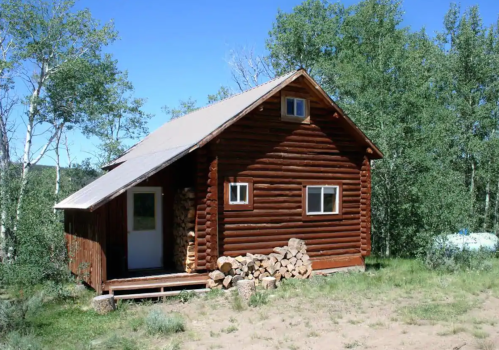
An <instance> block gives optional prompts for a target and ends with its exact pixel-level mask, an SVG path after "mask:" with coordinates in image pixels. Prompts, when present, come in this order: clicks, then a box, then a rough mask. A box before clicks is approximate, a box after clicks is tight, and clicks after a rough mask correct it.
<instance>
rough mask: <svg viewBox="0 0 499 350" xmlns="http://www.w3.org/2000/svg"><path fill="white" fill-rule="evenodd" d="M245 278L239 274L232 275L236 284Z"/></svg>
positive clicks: (233, 282)
mask: <svg viewBox="0 0 499 350" xmlns="http://www.w3.org/2000/svg"><path fill="white" fill-rule="evenodd" d="M243 279H244V277H243V276H239V275H236V276H234V277H232V285H233V286H235V285H236V284H237V282H239V281H242V280H243Z"/></svg>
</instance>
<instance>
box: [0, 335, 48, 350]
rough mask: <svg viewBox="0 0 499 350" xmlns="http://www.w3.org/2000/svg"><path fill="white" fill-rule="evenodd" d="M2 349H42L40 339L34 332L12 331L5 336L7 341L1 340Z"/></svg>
mask: <svg viewBox="0 0 499 350" xmlns="http://www.w3.org/2000/svg"><path fill="white" fill-rule="evenodd" d="M0 349H3V350H26V349H29V350H42V345H41V343H40V339H39V338H37V337H36V336H35V335H34V334H33V333H27V334H22V333H19V332H16V331H14V332H11V333H9V334H7V336H6V337H5V342H0Z"/></svg>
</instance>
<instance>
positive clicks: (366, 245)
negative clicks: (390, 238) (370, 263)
mask: <svg viewBox="0 0 499 350" xmlns="http://www.w3.org/2000/svg"><path fill="white" fill-rule="evenodd" d="M360 215H361V222H362V223H361V249H362V255H363V256H369V255H370V254H371V164H370V162H369V159H368V158H367V157H364V161H363V162H362V168H361V200H360Z"/></svg>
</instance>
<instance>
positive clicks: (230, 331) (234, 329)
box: [223, 325, 239, 334]
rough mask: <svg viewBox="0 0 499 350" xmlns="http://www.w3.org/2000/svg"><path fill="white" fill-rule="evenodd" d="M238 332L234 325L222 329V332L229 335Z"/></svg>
mask: <svg viewBox="0 0 499 350" xmlns="http://www.w3.org/2000/svg"><path fill="white" fill-rule="evenodd" d="M238 330H239V328H237V326H236V325H230V326H229V327H227V328H225V329H223V332H224V333H227V334H230V333H234V332H237V331H238Z"/></svg>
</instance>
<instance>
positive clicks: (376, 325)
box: [368, 321, 386, 329]
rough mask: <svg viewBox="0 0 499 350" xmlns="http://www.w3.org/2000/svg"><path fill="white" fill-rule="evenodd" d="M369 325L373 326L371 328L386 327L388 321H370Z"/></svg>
mask: <svg viewBox="0 0 499 350" xmlns="http://www.w3.org/2000/svg"><path fill="white" fill-rule="evenodd" d="M368 326H369V327H371V328H375V329H378V328H385V327H386V323H384V322H382V321H377V322H373V323H369V324H368Z"/></svg>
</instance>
